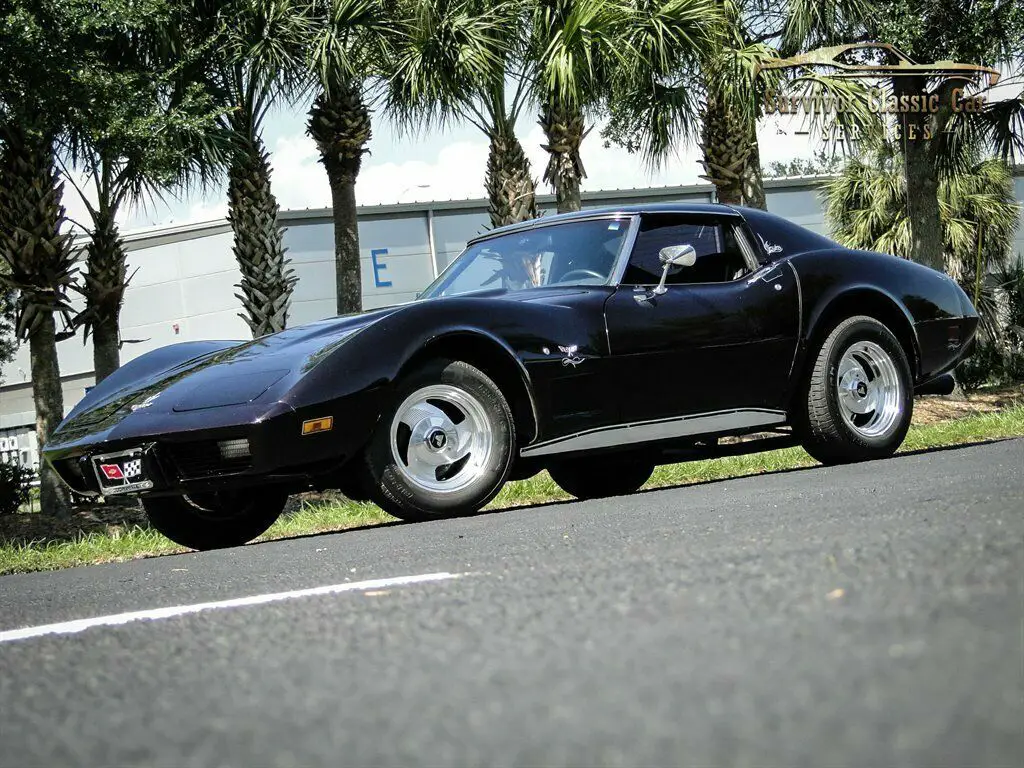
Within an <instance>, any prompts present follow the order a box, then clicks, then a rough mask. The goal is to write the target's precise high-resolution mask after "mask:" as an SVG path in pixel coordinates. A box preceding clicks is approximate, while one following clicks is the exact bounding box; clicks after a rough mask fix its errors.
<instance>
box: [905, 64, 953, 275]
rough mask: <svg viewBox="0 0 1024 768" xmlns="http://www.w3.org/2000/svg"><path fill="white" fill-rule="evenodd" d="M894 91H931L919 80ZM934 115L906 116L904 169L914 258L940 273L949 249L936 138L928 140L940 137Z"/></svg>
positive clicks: (917, 92)
mask: <svg viewBox="0 0 1024 768" xmlns="http://www.w3.org/2000/svg"><path fill="white" fill-rule="evenodd" d="M893 81H894V83H893V91H894V94H895V95H896V96H897V97H899V96H901V95H904V94H906V95H916V94H920V93H922V92H923V91H925V90H926V89H927V83H926V81H924V80H923V79H920V78H916V77H896V78H893ZM935 126H936V121H935V116H934V115H929V114H928V113H925V112H920V113H903V120H902V125H901V126H900V129H901V130H902V132H903V140H902V142H901V144H902V148H903V159H904V163H903V168H904V173H905V174H906V184H907V189H908V190H913V194H908V195H907V218H908V219H909V220H910V258H911V259H912V260H913V261H916V262H917V263H918V264H924V265H926V266H929V267H932V268H933V269H937V270H939V271H943V270H944V268H945V255H944V254H945V247H944V243H943V236H942V213H941V211H940V209H939V171H938V168H937V167H936V163H935V159H934V158H933V156H932V149H933V145H934V143H935V139H933V138H925V136H926V130H928V129H930V133H931V136H935V135H936V127H935Z"/></svg>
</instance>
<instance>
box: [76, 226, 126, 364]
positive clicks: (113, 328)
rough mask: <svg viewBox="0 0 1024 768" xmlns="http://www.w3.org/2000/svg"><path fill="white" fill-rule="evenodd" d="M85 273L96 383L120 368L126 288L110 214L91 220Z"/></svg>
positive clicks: (121, 244) (120, 244)
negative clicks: (121, 324)
mask: <svg viewBox="0 0 1024 768" xmlns="http://www.w3.org/2000/svg"><path fill="white" fill-rule="evenodd" d="M86 253H87V256H88V264H89V273H88V274H87V275H85V278H84V280H85V291H84V293H85V305H86V309H85V315H84V317H85V325H86V330H87V332H88V331H92V360H93V369H94V370H95V374H96V383H97V384H99V383H100V382H101V381H103V379H105V378H106V377H107V376H109V375H110V374H112V373H113V372H114V371H116V370H117V369H118V368H119V367H120V366H121V352H120V336H119V325H120V317H121V305H122V304H123V303H124V291H125V288H127V286H128V274H127V268H126V265H125V258H126V254H125V250H124V241H123V240H121V233H120V232H119V231H118V228H117V223H116V221H115V219H114V213H113V211H110V210H109V209H106V208H102V209H100V210H99V211H97V212H96V215H95V216H94V217H93V231H92V234H91V237H90V241H89V245H88V246H86Z"/></svg>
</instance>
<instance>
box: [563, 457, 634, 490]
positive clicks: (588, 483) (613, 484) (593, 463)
mask: <svg viewBox="0 0 1024 768" xmlns="http://www.w3.org/2000/svg"><path fill="white" fill-rule="evenodd" d="M653 473H654V464H652V463H650V462H648V461H643V460H640V459H631V458H623V457H615V456H608V457H596V458H586V457H584V458H579V459H567V460H565V461H560V462H558V463H557V464H553V465H551V466H550V467H548V474H550V475H551V479H552V480H554V481H555V483H557V484H558V487H559V488H561V489H562V490H563V491H565V492H566V493H568V494H570V495H571V496H575V497H576V498H577V499H601V498H604V497H605V496H625V495H627V494H630V493H635V492H636V491H638V490H640V486H642V485H643V484H644V483H646V482H647V481H648V480H650V479H651V475H652V474H653Z"/></svg>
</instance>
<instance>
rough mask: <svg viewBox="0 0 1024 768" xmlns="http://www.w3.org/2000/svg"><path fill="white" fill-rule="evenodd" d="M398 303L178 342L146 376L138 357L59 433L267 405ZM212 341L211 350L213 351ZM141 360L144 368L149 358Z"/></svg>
mask: <svg viewBox="0 0 1024 768" xmlns="http://www.w3.org/2000/svg"><path fill="white" fill-rule="evenodd" d="M399 309H400V306H396V307H389V308H385V309H379V310H374V311H371V312H364V313H361V314H357V315H345V316H342V317H334V318H328V319H326V320H319V321H316V322H313V323H308V324H307V325H301V326H297V327H295V328H289V329H287V330H284V331H281V332H280V333H275V334H270V335H268V336H262V337H260V338H258V339H253V340H252V341H245V342H237V343H234V342H221V343H206V344H207V346H202V345H190V344H184V345H179V346H181V347H184V348H185V349H183V350H182V352H183V353H184V354H186V355H187V358H186V359H180V357H179V359H178V360H175V361H174V362H173V364H171V365H168V366H163V367H160V368H159V370H156V371H146V372H145V373H142V374H140V375H132V366H133V365H134V364H135V361H133V362H132V363H129V364H128V365H127V366H125V367H124V368H122V369H121V370H120V371H118V372H117V373H115V374H114V375H113V376H112V377H111V378H110V379H109V380H105V381H104V382H102V383H101V384H100V385H98V386H97V387H96V388H95V389H94V390H93V391H92V392H90V393H89V394H88V395H87V396H86V397H85V398H84V399H83V400H82V402H81V403H79V405H78V406H76V407H75V409H74V410H73V411H72V412H71V413H70V414H68V417H67V418H66V419H65V420H64V421H63V422H62V423H61V425H60V426H59V427H58V429H57V430H56V432H55V433H54V435H53V438H55V439H57V440H58V441H60V442H63V441H65V440H75V439H78V438H79V437H81V436H82V435H83V434H86V433H94V432H101V431H109V430H111V429H113V428H114V427H116V426H118V425H119V424H121V423H122V422H124V421H125V420H126V419H129V418H136V419H149V418H152V417H154V416H157V415H166V414H169V413H172V412H173V413H188V412H192V411H199V410H206V409H211V408H220V407H224V406H233V405H237V406H240V405H245V404H250V403H254V402H256V401H261V402H262V401H263V400H265V401H266V404H267V405H268V407H269V406H270V405H271V404H272V403H273V402H274V401H275V400H276V398H275V397H274V395H276V394H277V393H279V392H281V391H284V390H286V389H287V388H288V387H290V386H292V385H293V384H294V382H295V381H297V380H298V379H300V378H301V377H302V376H304V375H305V374H306V373H308V372H309V371H310V370H312V369H313V368H314V367H315V366H316V365H317V364H318V363H319V362H320V361H321V360H323V359H324V358H325V357H326V356H327V355H328V354H330V353H331V352H332V351H334V350H335V349H337V348H338V347H339V346H341V345H342V344H344V343H345V342H346V341H347V340H348V339H349V338H351V337H352V336H354V335H355V334H356V333H358V332H359V331H361V330H363V329H364V328H366V327H368V326H370V325H372V324H373V323H375V322H377V321H378V320H380V319H382V318H384V317H387V316H388V315H390V314H392V313H393V312H396V311H398V310H399ZM197 346H198V347H199V349H198V350H197V349H196V347H197ZM209 346H213V347H214V349H213V351H208V350H209ZM172 350H173V348H168V351H172ZM190 351H191V354H188V353H189V352H190ZM197 351H198V352H199V354H196V352H197ZM159 352H160V351H159V350H158V351H157V352H154V353H150V354H151V355H153V354H158V353H159ZM138 361H139V363H140V364H141V365H140V366H139V367H140V368H144V367H145V363H144V361H145V356H144V357H142V358H138ZM108 382H109V384H108ZM271 390H273V391H271ZM268 392H270V395H268Z"/></svg>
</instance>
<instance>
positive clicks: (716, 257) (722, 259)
mask: <svg viewBox="0 0 1024 768" xmlns="http://www.w3.org/2000/svg"><path fill="white" fill-rule="evenodd" d="M670 245H692V246H693V248H694V250H695V251H696V252H697V263H696V264H694V265H693V266H692V267H672V268H670V269H669V272H668V280H667V281H666V283H667V284H668V285H688V284H692V283H726V282H729V281H731V280H736V279H738V278H740V277H743V275H745V274H746V273H747V272H749V271H750V269H749V267H748V266H747V262H746V260H745V259H744V258H743V251H742V249H741V247H740V244H739V241H738V240H737V238H736V231H735V225H733V224H731V223H729V222H724V221H716V220H714V219H704V220H700V219H696V218H694V217H693V216H688V217H685V218H683V217H679V216H645V217H644V219H643V220H642V221H641V222H640V232H639V233H638V234H637V238H636V245H634V246H633V253H632V255H631V256H630V257H629V266H627V267H626V273H625V275H623V278H622V282H623V283H624V284H626V285H656V284H657V283H658V281H660V280H661V271H662V265H661V261H660V259H659V256H658V254H659V252H660V251H661V249H662V248H665V247H667V246H670Z"/></svg>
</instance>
